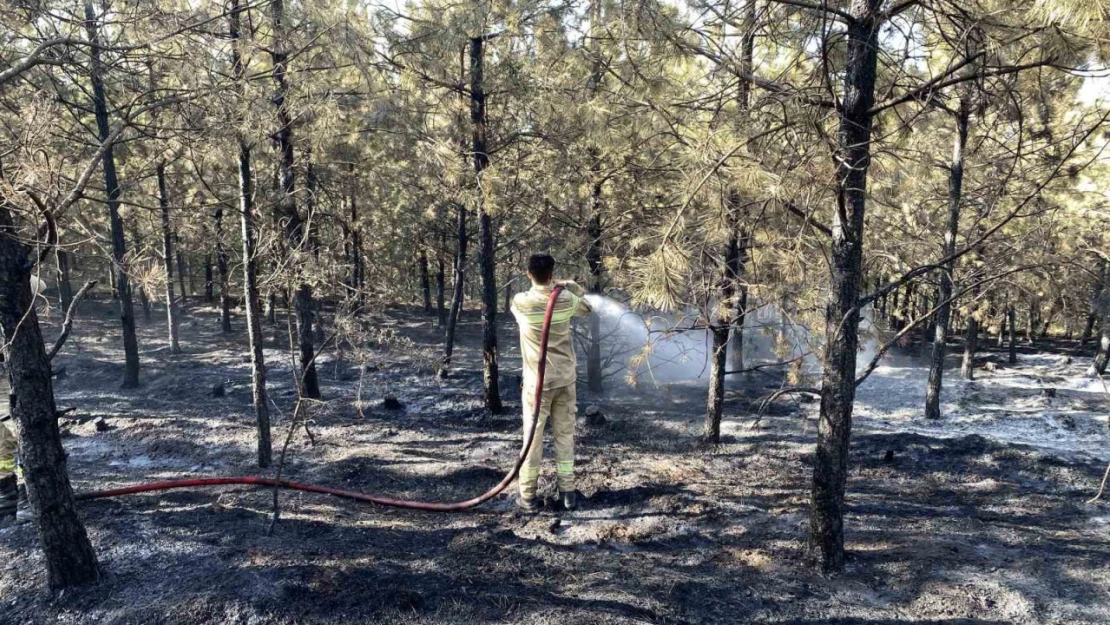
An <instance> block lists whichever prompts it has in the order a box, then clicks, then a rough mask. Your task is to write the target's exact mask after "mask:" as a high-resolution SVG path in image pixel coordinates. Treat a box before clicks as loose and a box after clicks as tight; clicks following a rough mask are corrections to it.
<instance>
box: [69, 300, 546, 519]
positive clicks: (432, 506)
mask: <svg viewBox="0 0 1110 625" xmlns="http://www.w3.org/2000/svg"><path fill="white" fill-rule="evenodd" d="M562 290H563V287H562V286H559V285H556V286H555V288H554V289H552V290H551V297H550V299H548V300H547V311H546V312H545V313H544V317H543V331H542V333H541V334H540V366H539V371H537V372H536V396H535V402H534V404H533V406H534V407H533V412H532V427H531V429H530V430H529V432H528V434H527V436H525V438H524V445H523V446H522V447H521V448H520V455H519V456H517V459H516V463H515V464H513V468H512V470H511V471H509V473H508V474H506V475H505V477H504V478H502V479H501V481H500V482H498V483H497V485H496V486H494V487H493V488H491V489H489V490H487V491H486V492H484V493H482V494H481V495H479V496H477V497H474V498H471V499H467V500H464V501H456V502H450V503H439V502H430V501H409V500H406V499H393V498H391V497H380V496H378V495H370V494H367V493H360V492H358V491H353V490H343V489H342V488H332V487H331V486H319V485H316V484H304V483H301V482H292V481H289V480H277V479H273V478H268V477H256V476H253V475H245V476H236V477H209V478H198V479H191V480H170V481H166V482H151V483H149V484H139V485H136V486H127V487H125V488H112V489H108V490H97V491H92V492H88V493H78V494H77V495H76V498H77V499H79V500H86V499H103V498H105V497H119V496H120V495H134V494H136V493H149V492H153V491H159V490H172V489H176V488H198V487H203V486H224V485H228V484H251V485H255V486H272V487H277V488H288V489H291V490H303V491H306V492H310V493H324V494H326V495H333V496H335V497H341V498H343V499H353V500H355V501H361V502H365V503H373V504H378V505H380V506H391V507H394V508H410V509H413V510H429V511H432V512H459V511H462V510H467V509H469V508H473V507H475V506H479V505H481V504H483V503H485V502H487V501H489V500H490V499H493V498H494V497H496V496H497V495H498V494H499V493H501V491H503V490H505V488H507V487H508V486H509V484H510V483H512V481H513V480H514V479H516V476H517V474H518V473H520V467H521V466H523V465H524V457H525V456H526V455H527V453H528V449H529V448H530V447H531V446H532V441H533V440H534V439H535V437H536V424H538V423H539V416H540V400H541V399H542V398H543V375H544V370H545V369H546V368H547V338H548V333H549V331H550V330H551V314H552V312H554V310H555V302H556V300H558V298H559V293H561V292H562Z"/></svg>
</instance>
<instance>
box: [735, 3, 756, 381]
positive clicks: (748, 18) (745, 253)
mask: <svg viewBox="0 0 1110 625" xmlns="http://www.w3.org/2000/svg"><path fill="white" fill-rule="evenodd" d="M757 15H758V14H757V10H756V0H747V3H746V4H745V7H744V33H743V35H742V37H741V40H740V73H741V75H740V76H738V77H737V78H738V80H739V85H738V87H737V88H738V93H737V102H738V104H739V105H740V110H741V111H742V112H743V113H744V121H745V123H747V118H748V114H749V112H750V111H751V108H752V101H751V100H752V81H751V79H750V78H749V76H752V75H753V74H754V73H755V34H756V30H757V29H758V26H759V25H758V23H757ZM730 200H731V201H732V202H733V204H734V205H735V207H736V208H740V206H741V205H742V203H743V198H741V197H740V195H739V193H738V192H736V191H735V190H734V191H733V192H732V193H730ZM733 227H735V228H739V229H741V232H740V234H739V237H738V238H737V243H738V249H737V256H736V258H737V260H736V287H735V295H734V300H735V302H734V305H733V314H732V329H731V333H730V335H729V349H728V351H729V353H730V354H731V358H730V360H729V368H730V369H732V370H733V371H741V370H743V369H744V324H745V322H746V321H747V318H748V284H747V281H746V280H745V279H744V274H745V273H746V272H747V269H748V260H749V257H750V253H749V250H750V249H751V244H752V232H751V229H750V228H749V227H748V226H747V225H746V224H745V223H744V216H743V215H742V211H741V214H737V215H736V221H735V225H734V226H733Z"/></svg>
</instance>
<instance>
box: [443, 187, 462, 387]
mask: <svg viewBox="0 0 1110 625" xmlns="http://www.w3.org/2000/svg"><path fill="white" fill-rule="evenodd" d="M456 221H457V232H458V251H457V252H456V254H455V287H454V290H453V292H452V294H451V310H450V311H448V313H447V331H446V336H445V338H444V342H443V343H444V344H443V362H442V363H441V365H440V368H439V377H441V378H446V377H447V374H448V373H449V372H450V368H451V353H452V352H453V351H454V350H455V328H456V326H457V325H458V323H459V315H460V314H461V312H462V300H463V288H464V286H465V284H464V282H465V279H466V207H465V206H463V205H462V204H459V206H458V215H457V218H456Z"/></svg>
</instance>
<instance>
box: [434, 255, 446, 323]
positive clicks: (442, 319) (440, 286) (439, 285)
mask: <svg viewBox="0 0 1110 625" xmlns="http://www.w3.org/2000/svg"><path fill="white" fill-rule="evenodd" d="M446 246H447V238H446V236H444V235H440V237H439V249H438V250H436V322H437V324H438V325H439V327H441V328H445V327H447V307H446V306H444V299H445V293H444V291H445V289H446V284H445V282H446V280H445V278H446V276H445V275H444V274H445V271H444V265H445V263H444V261H443V253H444V248H446Z"/></svg>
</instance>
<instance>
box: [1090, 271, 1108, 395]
mask: <svg viewBox="0 0 1110 625" xmlns="http://www.w3.org/2000/svg"><path fill="white" fill-rule="evenodd" d="M1098 309H1099V327H1100V328H1101V329H1100V331H1099V341H1098V351H1096V352H1095V359H1094V361H1093V362H1092V363H1091V367H1090V369H1088V370H1087V373H1088V375H1092V376H1095V375H1097V376H1101V375H1103V374H1104V373H1106V363H1107V362H1108V361H1110V293H1107V292H1106V289H1103V291H1102V297H1100V298H1099V304H1098Z"/></svg>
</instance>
